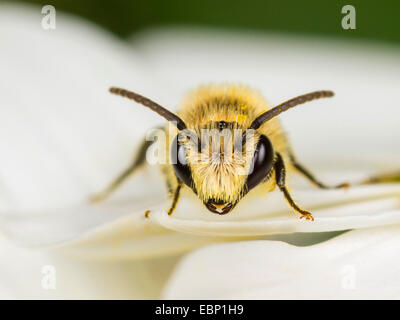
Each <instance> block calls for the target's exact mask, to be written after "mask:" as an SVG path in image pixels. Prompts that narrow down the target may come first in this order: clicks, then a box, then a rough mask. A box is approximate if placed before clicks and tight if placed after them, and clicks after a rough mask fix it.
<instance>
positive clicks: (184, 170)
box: [171, 136, 193, 188]
mask: <svg viewBox="0 0 400 320" xmlns="http://www.w3.org/2000/svg"><path fill="white" fill-rule="evenodd" d="M171 162H172V167H173V168H174V171H175V175H176V176H177V177H178V179H179V180H181V181H182V182H183V183H184V184H186V185H187V186H189V187H190V188H193V180H192V172H191V171H190V168H189V166H188V164H187V160H186V150H185V146H184V145H182V144H179V143H178V136H176V138H175V139H174V141H173V142H172V145H171Z"/></svg>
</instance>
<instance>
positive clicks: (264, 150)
mask: <svg viewBox="0 0 400 320" xmlns="http://www.w3.org/2000/svg"><path fill="white" fill-rule="evenodd" d="M273 158H274V151H273V148H272V144H271V142H270V141H269V139H268V138H267V137H266V136H264V135H260V134H259V133H257V132H256V131H254V130H248V131H245V132H244V131H243V130H242V129H240V128H238V127H237V125H236V124H235V123H227V122H224V121H218V122H211V123H210V124H208V125H207V126H206V127H205V128H201V129H196V130H184V131H181V132H180V133H179V134H178V135H177V136H176V138H175V139H174V141H173V143H172V145H171V161H172V166H173V168H174V171H175V175H176V176H177V178H178V179H179V180H181V181H182V182H183V183H185V184H186V185H187V186H189V187H190V188H192V190H193V191H194V192H195V193H196V194H197V196H198V197H199V198H200V200H201V201H202V202H203V203H204V205H205V206H206V208H207V209H208V210H210V211H211V212H213V213H217V214H226V213H228V212H230V211H231V210H232V209H233V208H234V207H235V205H236V204H237V203H238V202H239V201H240V199H241V198H243V197H244V196H245V195H246V194H247V192H248V191H249V190H251V189H252V188H254V187H255V186H257V185H258V184H259V183H260V182H262V181H263V180H264V179H266V178H267V176H268V174H269V172H270V170H271V168H272V165H273Z"/></svg>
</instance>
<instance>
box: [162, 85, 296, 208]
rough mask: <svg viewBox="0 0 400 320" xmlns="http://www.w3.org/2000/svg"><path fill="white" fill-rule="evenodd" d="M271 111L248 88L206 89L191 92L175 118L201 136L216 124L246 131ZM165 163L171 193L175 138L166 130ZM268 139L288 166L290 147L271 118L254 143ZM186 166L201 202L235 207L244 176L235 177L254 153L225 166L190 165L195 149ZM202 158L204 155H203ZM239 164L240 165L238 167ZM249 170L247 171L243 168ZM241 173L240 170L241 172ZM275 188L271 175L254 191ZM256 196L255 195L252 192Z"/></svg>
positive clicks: (202, 87)
mask: <svg viewBox="0 0 400 320" xmlns="http://www.w3.org/2000/svg"><path fill="white" fill-rule="evenodd" d="M268 109H270V107H269V106H268V104H267V102H266V100H265V99H264V98H263V97H262V96H261V94H260V93H259V92H258V91H256V90H253V89H251V88H249V87H246V86H242V85H231V84H222V85H214V84H210V85H205V86H201V87H199V88H197V89H195V90H193V91H192V92H190V93H189V94H188V95H187V96H186V97H185V99H184V100H183V102H182V104H181V106H180V108H179V110H178V111H177V115H179V117H180V118H181V119H182V120H183V121H184V122H185V124H186V126H187V128H188V129H192V130H194V131H195V132H196V133H197V134H198V136H200V130H201V129H212V127H213V124H214V123H215V122H219V121H225V122H237V124H236V125H235V127H237V128H238V129H243V130H245V129H247V128H248V127H249V126H250V124H251V122H252V121H253V120H254V119H255V118H256V117H257V116H259V115H260V114H262V113H263V112H265V111H267V110H268ZM166 133H167V146H166V147H167V154H168V162H167V164H166V165H163V168H162V169H163V172H164V173H165V175H166V177H167V181H168V185H169V186H170V189H171V190H174V188H175V187H176V185H177V179H176V176H175V174H174V170H173V168H172V166H171V165H170V164H169V150H170V148H171V146H170V145H171V143H172V141H173V139H174V138H175V137H176V134H177V131H176V130H173V128H171V125H169V126H167V128H166ZM261 134H262V135H265V136H267V137H268V138H269V139H270V141H271V143H272V145H273V148H274V151H275V152H279V153H280V154H281V156H282V157H283V160H284V161H285V162H286V163H287V164H288V165H290V158H289V145H288V142H287V138H286V135H285V134H284V132H283V130H282V127H281V125H280V122H279V120H278V119H277V118H273V119H271V120H270V121H268V122H267V123H265V124H264V125H262V126H261V127H260V128H259V129H257V130H256V131H255V137H254V138H255V140H254V142H255V143H256V142H257V140H258V137H259V136H260V135H261ZM190 151H191V152H189V153H188V154H189V156H188V157H189V165H190V168H191V172H192V179H193V182H194V185H195V188H196V190H197V196H198V197H199V198H200V200H201V201H203V202H207V200H209V199H211V198H212V199H216V200H222V201H224V202H226V203H236V202H237V201H239V200H240V199H241V197H242V196H243V191H244V185H245V183H246V179H247V176H246V175H238V174H237V172H238V170H239V169H241V168H240V166H242V167H243V163H245V165H247V166H249V165H250V163H251V160H252V156H253V153H252V152H251V153H249V152H245V153H244V154H243V155H242V156H241V158H239V159H238V160H239V161H238V163H235V162H233V163H230V164H226V163H224V162H220V163H217V164H214V163H208V164H204V163H199V164H198V163H193V161H192V160H193V158H195V157H198V156H199V154H197V153H196V150H195V148H191V149H190ZM203 156H205V155H203ZM240 163H241V164H240ZM245 168H248V167H245ZM242 169H243V168H242ZM274 187H275V176H274V174H273V175H272V176H271V178H270V179H269V180H268V181H265V183H262V184H260V185H259V186H258V187H257V188H255V189H258V190H259V191H264V193H266V192H268V191H271V190H273V189H274ZM191 193H193V192H191ZM251 193H253V194H255V193H256V192H253V191H251Z"/></svg>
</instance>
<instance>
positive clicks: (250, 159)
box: [92, 84, 349, 221]
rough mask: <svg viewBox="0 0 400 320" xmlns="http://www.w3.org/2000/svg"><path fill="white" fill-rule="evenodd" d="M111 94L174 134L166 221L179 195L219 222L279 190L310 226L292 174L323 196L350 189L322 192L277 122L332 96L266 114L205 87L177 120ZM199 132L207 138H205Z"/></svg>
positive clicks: (227, 89)
mask: <svg viewBox="0 0 400 320" xmlns="http://www.w3.org/2000/svg"><path fill="white" fill-rule="evenodd" d="M110 92H111V93H113V94H116V95H119V96H122V97H125V98H128V99H131V100H133V101H135V102H137V103H139V104H142V105H143V106H145V107H148V108H149V109H151V110H153V111H154V112H156V113H158V114H159V115H160V116H162V117H163V118H165V119H166V120H168V122H169V123H170V124H169V125H173V126H174V127H176V130H175V133H173V134H171V130H168V126H167V127H165V128H164V131H165V133H166V135H167V143H166V148H167V150H168V152H167V155H168V159H167V162H166V163H165V164H161V169H162V172H163V173H164V176H165V178H166V182H167V187H168V190H169V193H170V195H171V198H172V203H171V206H170V207H169V210H168V215H172V214H173V212H174V210H175V208H176V207H177V204H178V201H179V198H180V194H181V191H182V189H185V188H186V189H188V190H191V191H192V192H193V193H194V194H195V195H196V196H197V198H198V199H199V200H200V201H201V202H202V203H203V204H204V206H205V207H206V208H207V209H208V210H209V211H211V212H213V213H216V214H219V215H224V214H227V213H229V212H231V211H232V210H233V209H234V208H235V206H236V205H237V204H238V203H239V202H240V201H241V200H242V199H243V198H244V197H245V196H247V195H248V194H253V195H258V196H262V195H265V194H267V193H269V192H272V191H273V190H274V189H275V188H276V187H278V188H279V190H280V191H281V192H282V194H283V197H284V198H285V199H286V201H287V202H288V204H289V206H290V207H291V208H292V209H293V210H294V211H295V212H298V213H299V214H300V218H305V219H306V220H312V221H313V220H314V218H313V216H312V214H311V213H310V212H309V211H307V210H304V209H302V208H301V207H300V206H299V205H298V204H297V203H296V202H295V201H294V199H293V197H292V195H291V193H290V192H289V189H288V187H287V184H286V180H287V179H286V178H287V175H288V174H289V173H291V172H297V173H299V174H301V175H303V176H305V177H306V178H307V179H308V180H309V181H310V182H311V183H312V184H314V185H316V186H317V187H319V188H322V189H331V188H346V187H348V186H349V184H348V183H342V184H339V185H335V186H328V185H326V184H324V183H322V182H321V181H319V180H318V179H317V178H316V177H315V176H314V175H313V174H312V173H311V172H310V171H309V170H308V169H306V168H305V167H304V166H303V165H302V164H301V163H300V162H299V161H298V160H297V158H296V157H295V155H294V152H293V151H292V149H291V147H290V143H289V139H288V137H287V135H286V134H285V132H284V131H283V129H282V126H281V123H280V121H279V119H278V116H279V115H280V114H281V113H283V112H285V111H287V110H289V109H291V108H294V107H296V106H298V105H301V104H304V103H306V102H309V101H312V100H316V99H321V98H328V97H332V96H333V95H334V93H333V92H332V91H329V90H320V91H315V92H311V93H307V94H304V95H301V96H298V97H295V98H292V99H290V100H287V101H285V102H283V103H281V104H279V105H277V106H275V107H269V106H268V104H267V102H266V100H265V99H264V98H263V97H262V95H261V94H260V93H258V91H256V90H253V89H251V88H249V87H247V86H242V85H231V84H222V85H205V86H200V87H199V88H197V89H195V90H193V91H192V92H191V93H189V94H188V95H187V96H186V98H185V99H184V100H183V103H182V105H181V107H180V109H179V111H178V112H176V113H173V112H171V111H169V110H167V109H166V108H164V107H162V106H161V105H159V104H158V103H156V102H154V101H152V100H150V99H148V98H146V97H144V96H141V95H139V94H137V93H135V92H132V91H128V90H125V89H121V88H116V87H112V88H110ZM204 132H206V133H208V135H206V137H204V134H203V133H204ZM238 132H239V134H238ZM193 137H194V138H193ZM221 137H222V138H224V139H222V140H223V142H222V143H221ZM210 141H211V142H210ZM151 143H152V141H144V142H143V144H142V145H141V147H140V150H139V152H138V153H137V156H136V158H135V159H134V161H133V162H132V163H131V165H130V166H129V167H128V168H127V169H126V170H124V171H123V172H122V173H121V174H120V175H119V176H118V177H117V179H115V180H114V181H113V182H112V183H111V184H110V185H109V186H108V187H107V188H106V189H105V190H104V191H102V192H100V193H98V194H96V195H95V196H94V197H93V198H92V200H93V201H95V202H96V201H100V200H103V199H104V198H106V197H107V196H108V195H109V194H110V193H111V192H112V191H114V190H115V189H116V188H117V187H118V186H119V185H121V184H122V183H123V182H124V181H125V180H126V179H127V178H128V177H129V176H131V175H132V174H133V173H134V172H135V171H136V170H137V169H138V168H139V167H140V166H142V165H143V164H144V163H145V159H146V150H147V148H148V147H149V146H150V145H151ZM148 213H149V211H146V216H147V215H148Z"/></svg>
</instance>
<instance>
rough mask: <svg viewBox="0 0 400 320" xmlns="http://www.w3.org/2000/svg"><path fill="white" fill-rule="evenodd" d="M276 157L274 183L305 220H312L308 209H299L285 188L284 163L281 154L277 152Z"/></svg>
mask: <svg viewBox="0 0 400 320" xmlns="http://www.w3.org/2000/svg"><path fill="white" fill-rule="evenodd" d="M276 155H277V158H276V161H275V164H274V169H275V178H276V184H277V185H278V187H279V189H280V190H281V191H282V192H283V195H284V196H285V199H286V201H287V202H288V203H289V205H290V206H291V207H292V208H293V209H294V210H295V211H297V212H298V213H300V214H301V217H300V219H301V218H305V219H306V220H312V221H314V217H313V216H312V214H311V213H310V212H308V211H305V210H303V209H301V208H300V207H299V206H298V205H297V204H296V203H295V202H294V200H293V198H292V196H291V195H290V193H289V191H288V189H287V188H286V168H285V163H284V162H283V159H282V156H281V155H280V154H279V153H277V154H276Z"/></svg>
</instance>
